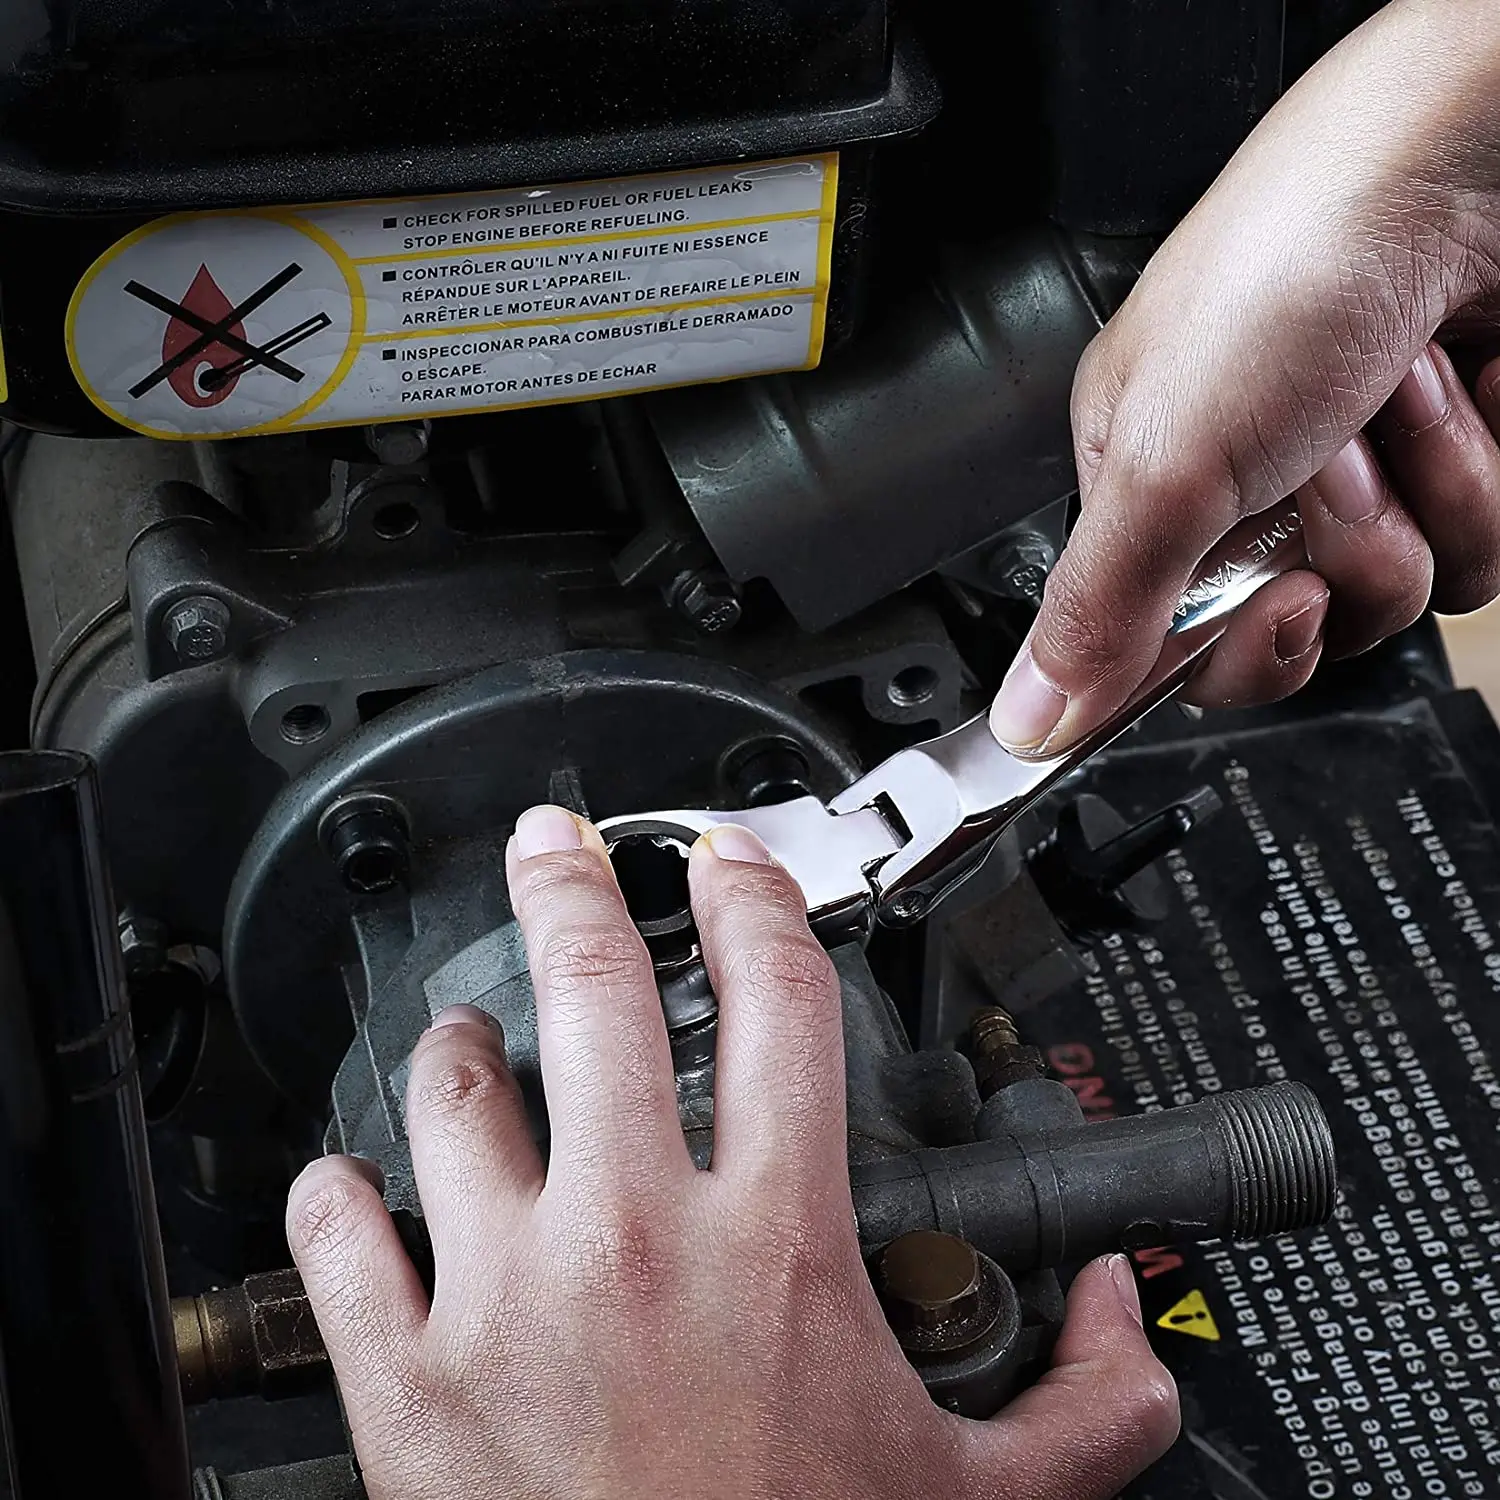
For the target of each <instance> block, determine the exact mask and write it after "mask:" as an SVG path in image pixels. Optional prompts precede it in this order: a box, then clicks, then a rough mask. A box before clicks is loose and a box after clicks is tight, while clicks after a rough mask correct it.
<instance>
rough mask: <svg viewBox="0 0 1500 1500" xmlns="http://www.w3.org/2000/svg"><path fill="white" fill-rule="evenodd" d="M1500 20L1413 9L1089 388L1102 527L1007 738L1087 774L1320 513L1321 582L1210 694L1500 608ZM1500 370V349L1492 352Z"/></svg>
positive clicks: (1470, 9)
mask: <svg viewBox="0 0 1500 1500" xmlns="http://www.w3.org/2000/svg"><path fill="white" fill-rule="evenodd" d="M1497 312H1500V7H1497V6H1496V5H1495V4H1494V3H1493V0H1393V3H1391V4H1389V5H1388V6H1386V8H1385V9H1384V10H1383V11H1382V12H1381V13H1380V14H1379V15H1378V16H1377V17H1376V18H1375V19H1374V20H1372V21H1371V22H1369V23H1368V24H1367V25H1366V26H1364V27H1363V28H1361V29H1360V30H1359V31H1358V32H1356V33H1355V34H1354V36H1352V37H1351V38H1349V39H1348V40H1347V41H1346V42H1345V43H1344V44H1343V45H1342V46H1341V47H1339V48H1337V49H1336V50H1335V51H1334V52H1333V53H1331V54H1330V55H1329V56H1328V57H1327V58H1325V59H1324V60H1323V61H1322V62H1321V63H1320V64H1319V65H1318V66H1317V67H1316V68H1314V69H1313V70H1312V71H1311V72H1310V73H1309V74H1308V75H1307V76H1306V77H1305V78H1304V79H1303V80H1302V81H1301V82H1300V83H1298V84H1297V86H1296V87H1295V88H1293V89H1292V90H1291V91H1290V92H1289V93H1288V94H1287V96H1286V97H1285V98H1284V99H1283V100H1282V101H1281V103H1280V104H1279V105H1278V106H1277V107H1276V109H1274V110H1273V111H1272V112H1271V113H1270V114H1269V115H1268V116H1267V117H1266V119H1265V120H1264V121H1263V122H1262V123H1261V125H1260V127H1259V128H1258V129H1257V130H1256V131H1255V132H1254V134H1253V135H1252V136H1251V137H1250V139H1249V141H1248V142H1247V143H1246V145H1245V146H1244V148H1243V149H1242V150H1241V151H1240V153H1239V154H1238V155H1237V156H1236V157H1235V159H1234V161H1233V162H1231V163H1230V165H1229V167H1228V168H1227V169H1226V171H1225V172H1224V174H1223V175H1222V177H1221V178H1220V179H1219V181H1218V182H1217V183H1216V184H1215V185H1214V187H1213V188H1212V189H1211V190H1210V191H1209V192H1208V194H1207V195H1205V197H1204V199H1203V201H1202V202H1201V203H1200V204H1199V205H1198V207H1197V208H1196V209H1194V211H1193V212H1192V213H1191V214H1190V215H1189V216H1188V218H1187V219H1186V220H1184V222H1183V223H1182V225H1181V226H1180V227H1179V228H1178V230H1177V231H1176V232H1175V233H1174V234H1173V235H1172V236H1171V238H1170V239H1169V240H1168V241H1167V242H1166V244H1165V245H1164V246H1163V247H1162V249H1161V251H1160V252H1159V253H1158V254H1157V256H1156V257H1155V258H1154V259H1153V260H1152V262H1151V264H1150V265H1149V266H1148V268H1147V270H1146V273H1145V275H1144V276H1143V277H1142V279H1141V281H1140V284H1139V285H1138V286H1137V287H1136V289H1135V291H1134V292H1133V293H1132V295H1131V296H1130V298H1129V299H1128V300H1127V302H1126V304H1125V306H1124V307H1123V308H1122V309H1121V311H1120V312H1119V314H1118V315H1117V316H1116V317H1115V318H1114V319H1113V320H1112V321H1111V322H1110V324H1109V326H1108V327H1107V328H1106V329H1105V330H1104V331H1103V333H1101V334H1100V335H1099V337H1098V338H1097V339H1096V340H1095V342H1094V344H1093V345H1092V346H1091V347H1090V349H1089V350H1088V352H1087V353H1086V355H1085V357H1084V360H1083V362H1082V364H1081V365H1080V367H1079V372H1078V377H1077V381H1076V384H1075V388H1074V400H1073V424H1074V439H1075V447H1076V452H1077V459H1078V471H1079V488H1080V494H1081V497H1082V500H1083V512H1082V517H1081V519H1080V521H1079V524H1078V526H1077V528H1076V529H1075V532H1074V535H1073V537H1072V539H1071V541H1070V543H1069V546H1068V549H1067V552H1066V554H1065V555H1064V557H1063V558H1062V560H1061V561H1060V563H1059V565H1058V567H1057V569H1056V571H1055V572H1054V574H1053V576H1052V578H1051V579H1050V580H1049V582H1048V585H1047V590H1046V596H1045V600H1044V603H1043V605H1042V609H1041V612H1040V614H1039V616H1038V619H1037V621H1036V624H1035V626H1034V628H1033V631H1032V634H1031V636H1030V639H1029V644H1028V647H1027V648H1026V649H1025V650H1023V652H1022V654H1021V656H1019V657H1018V658H1017V661H1016V664H1015V666H1014V667H1013V669H1012V672H1011V674H1010V676H1009V677H1008V678H1007V680H1006V682H1005V684H1004V686H1003V687H1002V689H1001V692H1000V695H999V697H998V698H997V700H996V703H995V707H994V709H993V711H992V714H991V724H992V726H993V728H994V731H995V734H996V735H997V737H998V738H1000V739H1001V740H1002V741H1003V742H1004V743H1006V744H1008V745H1010V746H1011V747H1012V748H1017V749H1021V750H1023V751H1025V750H1031V751H1033V752H1035V751H1036V750H1038V749H1041V748H1043V747H1045V748H1046V749H1048V750H1049V751H1050V750H1060V749H1062V748H1064V747H1066V746H1067V745H1069V744H1071V743H1072V742H1073V741H1075V740H1077V739H1078V738H1080V737H1081V736H1082V735H1084V734H1086V733H1088V732H1089V731H1090V730H1091V729H1093V728H1095V727H1097V726H1098V725H1099V724H1100V723H1101V722H1102V721H1103V720H1104V719H1105V718H1106V717H1108V715H1109V714H1110V713H1112V712H1113V711H1114V710H1115V709H1117V708H1118V707H1120V705H1121V704H1122V703H1123V702H1124V701H1125V699H1126V698H1127V697H1128V695H1129V694H1130V692H1131V691H1132V690H1133V689H1134V688H1135V687H1136V685H1137V684H1138V683H1139V682H1140V681H1141V680H1142V679H1143V678H1144V677H1145V675H1146V673H1147V671H1148V670H1149V669H1150V667H1151V665H1152V664H1153V662H1154V661H1155V659H1156V656H1157V653H1158V651H1159V650H1160V647H1161V641H1162V638H1163V636H1164V634H1165V632H1166V629H1167V627H1168V624H1169V623H1170V620H1171V616H1172V610H1173V607H1174V606H1175V604H1176V602H1177V599H1178V597H1179V595H1180V593H1181V591H1182V589H1183V587H1184V586H1185V584H1186V583H1187V582H1188V579H1189V576H1190V573H1191V570H1192V568H1193V567H1194V565H1195V564H1196V563H1197V562H1198V560H1199V559H1200V558H1201V557H1202V556H1203V554H1204V553H1205V552H1207V551H1208V549H1209V547H1210V546H1211V545H1212V544H1213V543H1214V542H1215V541H1217V540H1218V538H1219V537H1221V536H1222V535H1223V534H1224V533H1225V532H1226V531H1227V530H1228V529H1229V528H1230V526H1231V525H1232V524H1233V523H1234V522H1235V521H1237V520H1238V519H1240V518H1241V517H1243V516H1245V515H1247V514H1250V513H1253V512H1255V511H1259V510H1262V509H1264V508H1265V507H1266V506H1268V505H1270V504H1273V503H1274V502H1275V501H1277V500H1278V499H1280V498H1281V497H1282V496H1284V495H1288V494H1292V493H1295V494H1296V495H1297V498H1298V503H1299V509H1300V511H1301V514H1302V518H1303V528H1304V534H1305V537H1306V540H1307V545H1308V551H1309V555H1310V558H1311V562H1312V569H1311V570H1309V571H1299V572H1296V573H1293V574H1290V575H1288V576H1286V577H1283V578H1280V579H1278V580H1276V581H1275V582H1274V583H1271V584H1269V585H1267V586H1266V587H1265V588H1264V589H1262V590H1261V592H1260V593H1259V594H1258V595H1257V596H1256V597H1255V598H1254V599H1253V600H1252V601H1251V602H1250V603H1249V604H1247V605H1246V606H1245V607H1244V608H1243V609H1241V611H1240V612H1239V614H1238V616H1237V617H1236V618H1235V620H1234V621H1233V623H1232V624H1231V625H1230V627H1229V630H1228V631H1227V633H1226V634H1225V636H1224V638H1223V640H1222V641H1221V642H1220V644H1219V645H1218V647H1217V648H1216V649H1215V651H1214V653H1213V655H1212V657H1211V658H1210V660H1209V661H1208V663H1207V664H1206V666H1205V667H1204V669H1203V670H1202V671H1201V672H1200V673H1199V675H1198V676H1197V677H1196V678H1195V680H1194V681H1193V683H1192V684H1191V685H1190V688H1189V690H1188V692H1187V693H1186V694H1185V696H1187V697H1189V698H1191V699H1193V700H1194V701H1196V702H1199V703H1202V704H1227V703H1230V702H1250V701H1265V700H1269V699H1272V698H1276V697H1280V696H1283V695H1284V694H1286V693H1288V692H1291V691H1293V690H1295V689H1296V688H1298V687H1300V686H1301V685H1302V684H1303V683H1304V682H1305V681H1306V680H1307V678H1308V677H1309V676H1311V674H1312V671H1313V668H1314V667H1315V666H1316V664H1317V661H1318V658H1319V654H1320V652H1321V651H1322V649H1323V647H1324V644H1325V642H1326V645H1327V648H1328V650H1329V651H1330V653H1332V654H1336V655H1347V654H1352V653H1355V652H1358V651H1361V650H1364V649H1367V648H1368V647H1370V646H1372V645H1374V644H1375V643H1376V642H1378V641H1379V640H1381V639H1383V638H1384V637H1386V636H1387V635H1390V634H1393V633H1394V632H1395V631H1397V630H1400V629H1402V628H1404V627H1405V626H1406V625H1408V624H1410V623H1411V622H1412V621H1413V620H1415V619H1416V618H1417V617H1418V616H1419V615H1420V614H1421V612H1422V610H1423V609H1424V608H1425V607H1426V605H1427V604H1428V602H1429V598H1430V600H1431V603H1432V604H1433V605H1434V606H1435V607H1436V608H1438V609H1440V610H1443V611H1445V612H1449V613H1461V612H1463V611H1466V610H1470V609H1474V608H1477V607H1478V606H1479V605H1481V604H1483V603H1485V602H1487V601H1488V600H1490V599H1491V598H1493V597H1494V596H1495V594H1496V593H1497V592H1500V445H1497V441H1496V435H1497V434H1500V360H1495V361H1490V362H1487V361H1488V355H1486V354H1484V353H1483V352H1482V350H1483V345H1482V344H1480V345H1479V349H1480V351H1481V352H1480V353H1479V356H1478V358H1477V359H1475V360H1474V361H1473V363H1474V365H1475V367H1476V368H1477V370H1478V374H1477V378H1475V379H1474V381H1473V384H1472V394H1471V393H1470V390H1469V389H1468V388H1466V385H1465V383H1464V382H1463V381H1461V380H1460V378H1459V376H1458V374H1457V373H1456V372H1455V368H1454V363H1453V360H1452V359H1451V358H1450V356H1449V354H1448V353H1446V352H1445V351H1444V348H1443V347H1440V346H1439V344H1438V343H1436V342H1433V340H1434V338H1435V337H1440V338H1441V339H1442V341H1443V343H1444V344H1455V343H1461V342H1462V341H1463V340H1465V339H1469V338H1474V339H1484V338H1486V337H1488V338H1489V339H1490V340H1491V341H1493V339H1494V336H1495V333H1496V332H1497V327H1500V325H1497V320H1496V316H1495V315H1496V314H1497ZM1491 352H1493V343H1492V344H1491Z"/></svg>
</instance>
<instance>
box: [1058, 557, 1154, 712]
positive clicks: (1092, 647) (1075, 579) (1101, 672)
mask: <svg viewBox="0 0 1500 1500" xmlns="http://www.w3.org/2000/svg"><path fill="white" fill-rule="evenodd" d="M1067 566H1068V561H1067V558H1066V557H1065V558H1064V560H1063V564H1061V565H1060V566H1059V568H1058V570H1057V572H1055V573H1054V574H1053V576H1052V578H1051V579H1049V580H1048V583H1047V591H1046V605H1045V608H1044V609H1043V612H1042V623H1041V625H1040V627H1039V636H1040V642H1039V644H1041V643H1044V644H1045V649H1046V654H1047V656H1048V657H1049V658H1050V661H1045V662H1043V663H1042V665H1043V666H1048V665H1051V664H1052V662H1057V661H1060V662H1066V663H1068V666H1069V671H1068V673H1067V676H1068V677H1069V679H1070V681H1069V683H1068V685H1069V686H1071V687H1074V688H1075V689H1076V688H1084V689H1089V688H1093V687H1095V686H1097V685H1098V684H1099V683H1100V682H1102V681H1104V680H1105V679H1107V678H1108V677H1110V676H1111V675H1112V674H1113V673H1114V671H1115V670H1116V669H1117V667H1118V664H1119V662H1120V659H1121V657H1122V656H1124V655H1125V654H1126V652H1127V651H1128V649H1129V647H1130V643H1131V641H1132V640H1133V638H1134V636H1135V633H1136V632H1135V628H1134V627H1135V621H1136V614H1135V611H1134V610H1133V609H1131V608H1130V606H1129V604H1128V602H1127V601H1126V600H1125V599H1124V598H1122V597H1121V596H1120V595H1119V594H1117V593H1115V592H1113V591H1111V592H1108V593H1103V594H1100V593H1095V592H1094V591H1093V590H1091V589H1090V588H1089V587H1088V586H1087V585H1086V584H1085V583H1084V582H1083V581H1082V578H1083V576H1086V575H1084V574H1083V573H1081V572H1078V573H1075V571H1074V570H1073V569H1072V568H1071V567H1069V569H1068V572H1067V573H1066V574H1064V572H1063V568H1064V567H1067Z"/></svg>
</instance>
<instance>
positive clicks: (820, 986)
mask: <svg viewBox="0 0 1500 1500" xmlns="http://www.w3.org/2000/svg"><path fill="white" fill-rule="evenodd" d="M728 968H729V973H730V975H731V977H732V979H733V982H734V984H735V986H736V988H737V989H738V990H739V991H740V993H741V994H743V995H747V996H749V997H751V998H753V999H761V1000H772V1001H783V1002H786V1003H789V1004H792V1005H798V1006H815V1005H820V1004H822V1003H824V1002H826V1001H827V1000H828V999H829V997H830V996H831V995H832V994H833V993H835V992H836V991H837V988H838V975H837V974H836V972H835V971H834V967H833V960H832V959H830V958H829V956H828V954H827V952H826V951H825V949H824V948H823V946H822V944H821V943H819V942H818V941H817V939H816V938H814V937H813V935H812V933H811V932H804V933H795V932H794V933H787V934H784V935H782V936H779V937H776V938H774V939H764V938H759V939H753V940H749V941H746V942H745V943H743V944H742V945H740V946H739V947H738V949H737V951H736V952H734V953H733V954H731V955H730V957H729V963H728Z"/></svg>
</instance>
